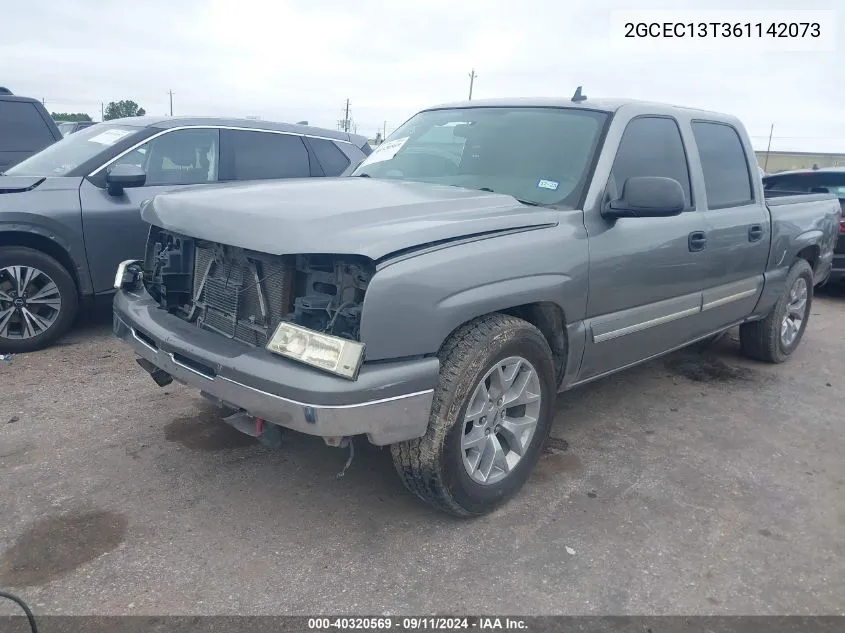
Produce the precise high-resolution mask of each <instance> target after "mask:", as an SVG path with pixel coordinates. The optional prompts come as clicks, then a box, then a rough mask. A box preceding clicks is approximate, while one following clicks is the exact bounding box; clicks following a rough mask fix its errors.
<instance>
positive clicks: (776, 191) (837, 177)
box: [763, 167, 845, 283]
mask: <svg viewBox="0 0 845 633" xmlns="http://www.w3.org/2000/svg"><path fill="white" fill-rule="evenodd" d="M763 183H764V186H765V188H766V195H767V196H777V195H783V194H784V193H787V194H788V193H832V194H833V195H835V196H836V197H837V198H839V206H840V208H841V214H842V215H841V217H840V219H839V240H838V241H837V243H836V248H835V249H834V251H833V267H832V269H831V272H830V277H829V278H828V279H826V280H825V281H829V282H832V283H840V282H842V281H845V167H829V168H825V169H797V170H794V171H782V172H779V173H777V174H772V175H770V176H766V178H764V179H763Z"/></svg>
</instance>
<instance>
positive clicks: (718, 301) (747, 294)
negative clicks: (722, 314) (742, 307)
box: [701, 288, 758, 311]
mask: <svg viewBox="0 0 845 633" xmlns="http://www.w3.org/2000/svg"><path fill="white" fill-rule="evenodd" d="M757 291H758V288H751V289H750V290H744V291H742V292H737V293H735V294H732V295H728V296H727V297H722V298H720V299H714V300H713V301H710V302H708V303H705V304H704V305H702V306H701V309H702V311H704V310H711V309H712V308H718V307H719V306H723V305H725V304H726V303H731V302H733V301H739V300H740V299H745V298H746V297H750V296H752V295H755V294H757Z"/></svg>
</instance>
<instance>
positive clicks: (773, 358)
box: [739, 259, 813, 363]
mask: <svg viewBox="0 0 845 633" xmlns="http://www.w3.org/2000/svg"><path fill="white" fill-rule="evenodd" d="M812 302H813V269H812V268H811V267H810V264H809V263H808V262H807V261H806V260H804V259H799V260H798V261H796V262H795V263H794V264H793V265H792V268H790V269H789V274H788V275H787V276H786V283H785V290H784V292H783V296H781V298H780V299H778V302H777V303H776V304H775V307H774V308H772V311H771V312H770V313H769V314H768V316H766V318H765V319H762V320H761V321H754V322H752V323H744V324H743V325H741V326H740V328H739V342H740V346H741V349H742V353H743V354H745V355H746V356H748V357H749V358H753V359H754V360H760V361H764V362H767V363H782V362H783V361H785V360H786V359H787V358H789V356H790V355H791V354H792V352H794V351H795V350H796V349H797V348H798V345H799V344H800V343H801V339H802V338H803V336H804V331H805V330H806V329H807V321H808V320H809V317H810V306H811V305H812Z"/></svg>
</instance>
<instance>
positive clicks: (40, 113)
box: [0, 87, 62, 173]
mask: <svg viewBox="0 0 845 633" xmlns="http://www.w3.org/2000/svg"><path fill="white" fill-rule="evenodd" d="M60 138H62V133H61V132H60V131H59V128H58V127H57V126H56V123H55V121H53V119H51V118H50V114H49V113H48V112H47V110H46V109H45V108H44V106H43V105H42V103H41V102H40V101H39V100H38V99H33V98H31V97H18V96H16V95H13V94H12V92H11V91H10V90H9V89H8V88H3V87H0V173H2V172H3V171H5V170H6V169H8V168H9V167H12V166H13V165H15V164H17V163H19V162H21V161H22V160H24V159H25V158H29V157H30V156H32V155H33V154H35V153H36V152H40V151H41V150H42V149H44V148H45V147H47V146H48V145H50V144H52V143H55V142H56V141H58V140H59V139H60Z"/></svg>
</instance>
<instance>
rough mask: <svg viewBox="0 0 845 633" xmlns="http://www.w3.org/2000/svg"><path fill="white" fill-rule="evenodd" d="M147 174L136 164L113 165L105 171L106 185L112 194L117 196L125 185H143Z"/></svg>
mask: <svg viewBox="0 0 845 633" xmlns="http://www.w3.org/2000/svg"><path fill="white" fill-rule="evenodd" d="M145 182H147V174H146V173H144V170H143V169H141V168H140V167H139V166H138V165H115V166H114V167H112V168H111V169H110V170H109V171H107V172H106V185H107V186H108V191H109V193H110V194H111V195H113V196H119V195H120V194H122V193H123V190H124V189H125V188H127V187H143V186H144V183H145Z"/></svg>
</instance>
